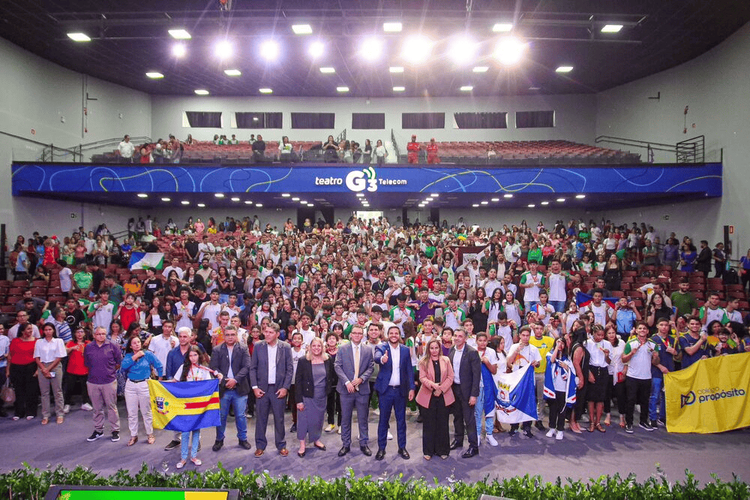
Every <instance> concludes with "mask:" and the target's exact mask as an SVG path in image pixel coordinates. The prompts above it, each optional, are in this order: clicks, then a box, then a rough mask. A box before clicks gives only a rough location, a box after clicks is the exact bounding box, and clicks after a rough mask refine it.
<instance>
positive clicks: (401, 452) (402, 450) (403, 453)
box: [398, 448, 411, 460]
mask: <svg viewBox="0 0 750 500" xmlns="http://www.w3.org/2000/svg"><path fill="white" fill-rule="evenodd" d="M398 454H399V455H400V456H401V458H403V459H404V460H409V459H410V458H411V455H409V452H408V451H406V448H399V450H398Z"/></svg>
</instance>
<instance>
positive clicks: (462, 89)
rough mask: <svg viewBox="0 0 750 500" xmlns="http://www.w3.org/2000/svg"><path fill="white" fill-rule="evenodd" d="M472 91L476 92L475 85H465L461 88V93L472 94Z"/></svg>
mask: <svg viewBox="0 0 750 500" xmlns="http://www.w3.org/2000/svg"><path fill="white" fill-rule="evenodd" d="M472 90H474V86H473V85H463V86H462V87H461V92H471V91H472Z"/></svg>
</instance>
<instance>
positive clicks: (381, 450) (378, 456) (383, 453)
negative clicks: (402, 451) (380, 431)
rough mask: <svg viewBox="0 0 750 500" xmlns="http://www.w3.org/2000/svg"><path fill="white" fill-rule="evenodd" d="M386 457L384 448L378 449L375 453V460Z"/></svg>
mask: <svg viewBox="0 0 750 500" xmlns="http://www.w3.org/2000/svg"><path fill="white" fill-rule="evenodd" d="M384 458H385V450H384V449H380V450H378V452H377V453H376V454H375V460H383V459H384Z"/></svg>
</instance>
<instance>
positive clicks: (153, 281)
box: [143, 267, 164, 302]
mask: <svg viewBox="0 0 750 500" xmlns="http://www.w3.org/2000/svg"><path fill="white" fill-rule="evenodd" d="M162 288H164V285H163V284H162V282H161V280H160V279H159V278H157V277H156V269H154V268H153V267H149V268H148V270H146V282H145V283H144V284H143V298H144V299H146V300H147V301H149V302H151V301H153V300H154V295H156V294H158V293H159V292H161V290H162Z"/></svg>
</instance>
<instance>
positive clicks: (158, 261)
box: [128, 252, 164, 271]
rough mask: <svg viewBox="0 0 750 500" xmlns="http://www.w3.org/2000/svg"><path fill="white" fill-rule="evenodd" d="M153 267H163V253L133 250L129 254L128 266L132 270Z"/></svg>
mask: <svg viewBox="0 0 750 500" xmlns="http://www.w3.org/2000/svg"><path fill="white" fill-rule="evenodd" d="M150 267H153V268H155V269H161V268H163V267H164V254H163V253H161V252H133V253H132V254H130V264H129V265H128V268H129V269H130V270H131V271H133V270H136V269H148V268H150Z"/></svg>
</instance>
